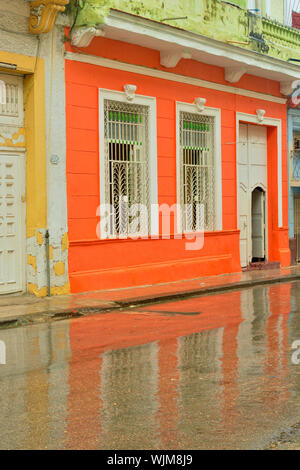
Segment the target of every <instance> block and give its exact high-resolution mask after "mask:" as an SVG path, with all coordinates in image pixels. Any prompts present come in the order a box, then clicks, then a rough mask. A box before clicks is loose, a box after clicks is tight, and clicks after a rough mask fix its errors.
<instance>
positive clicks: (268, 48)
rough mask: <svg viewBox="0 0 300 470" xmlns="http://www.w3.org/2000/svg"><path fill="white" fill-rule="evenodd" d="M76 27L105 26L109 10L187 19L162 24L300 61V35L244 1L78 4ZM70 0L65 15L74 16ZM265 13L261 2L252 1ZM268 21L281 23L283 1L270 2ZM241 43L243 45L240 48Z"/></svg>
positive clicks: (92, 0) (88, 0)
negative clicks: (250, 9) (251, 12)
mask: <svg viewBox="0 0 300 470" xmlns="http://www.w3.org/2000/svg"><path fill="white" fill-rule="evenodd" d="M79 4H80V8H79V13H78V16H77V21H76V26H90V25H100V24H103V23H105V18H106V17H107V16H108V14H109V11H110V9H111V8H112V9H117V10H121V11H124V12H127V13H132V14H134V15H139V16H141V17H144V18H149V19H152V20H155V21H158V22H162V20H163V19H165V18H174V17H187V19H181V20H170V21H164V23H165V24H170V25H172V26H176V27H179V28H182V29H185V30H186V31H192V32H195V33H198V34H202V35H205V36H209V37H212V38H214V39H217V40H219V41H224V42H231V41H236V42H239V44H236V46H237V47H244V48H247V49H252V50H255V51H257V52H261V53H263V54H268V55H270V56H273V57H278V58H281V59H283V60H288V59H289V58H290V57H293V58H300V31H297V30H292V29H290V28H286V27H285V26H283V24H279V23H277V22H276V21H272V20H267V19H266V18H263V17H261V16H260V15H251V18H250V20H249V14H248V11H247V6H248V0H235V1H231V2H225V1H221V0H79ZM75 5H76V1H75V0H71V6H70V8H69V11H71V12H72V13H73V14H74V12H75ZM256 5H257V6H258V7H260V8H261V9H262V13H263V14H264V13H265V0H256ZM271 8H272V11H271V17H272V18H275V19H276V20H277V21H279V22H281V23H283V11H284V0H272V1H271ZM240 43H243V44H240Z"/></svg>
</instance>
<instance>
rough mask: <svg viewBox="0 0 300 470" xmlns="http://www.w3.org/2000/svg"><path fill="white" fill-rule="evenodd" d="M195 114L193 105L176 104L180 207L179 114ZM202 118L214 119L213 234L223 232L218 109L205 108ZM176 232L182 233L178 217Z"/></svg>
mask: <svg viewBox="0 0 300 470" xmlns="http://www.w3.org/2000/svg"><path fill="white" fill-rule="evenodd" d="M181 112H186V113H192V114H197V113H198V112H199V111H197V107H196V105H195V104H193V103H192V104H191V103H182V102H179V101H177V102H176V174H177V204H178V205H179V206H181V185H182V181H181V154H180V113H181ZM201 114H202V115H203V116H209V117H213V118H214V119H215V132H214V137H215V142H214V151H215V155H214V159H215V161H214V165H215V211H216V214H215V228H214V230H213V232H217V231H221V230H223V220H222V157H221V110H220V109H219V108H209V107H205V108H204V110H203V111H202V112H201ZM177 232H178V234H182V233H183V224H182V220H181V217H180V216H177Z"/></svg>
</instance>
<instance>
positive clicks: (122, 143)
mask: <svg viewBox="0 0 300 470" xmlns="http://www.w3.org/2000/svg"><path fill="white" fill-rule="evenodd" d="M148 120H149V108H148V107H147V106H141V105H135V104H127V103H123V102H119V101H112V100H104V138H105V168H106V187H105V195H106V204H109V205H110V207H111V212H110V217H109V227H108V231H109V235H110V236H112V237H120V236H125V237H126V236H128V235H140V236H141V235H147V234H148V230H149V215H150V195H149V192H150V191H149V142H148V127H149V126H148Z"/></svg>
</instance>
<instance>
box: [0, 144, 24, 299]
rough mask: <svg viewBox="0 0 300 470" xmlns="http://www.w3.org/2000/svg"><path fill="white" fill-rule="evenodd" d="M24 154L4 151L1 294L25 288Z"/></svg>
mask: <svg viewBox="0 0 300 470" xmlns="http://www.w3.org/2000/svg"><path fill="white" fill-rule="evenodd" d="M22 188H23V161H22V156H18V155H5V154H1V153H0V294H6V293H12V292H18V291H21V290H22V288H23V270H24V260H23V237H24V221H23V214H22Z"/></svg>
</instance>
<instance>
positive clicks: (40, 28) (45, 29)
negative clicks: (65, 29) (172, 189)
mask: <svg viewBox="0 0 300 470" xmlns="http://www.w3.org/2000/svg"><path fill="white" fill-rule="evenodd" d="M68 3H69V0H34V1H32V2H30V4H29V8H30V17H29V32H30V33H32V34H42V33H49V31H51V30H52V28H53V25H54V22H55V19H56V15H57V13H59V12H63V11H65V9H66V5H68Z"/></svg>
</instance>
